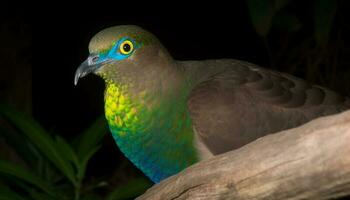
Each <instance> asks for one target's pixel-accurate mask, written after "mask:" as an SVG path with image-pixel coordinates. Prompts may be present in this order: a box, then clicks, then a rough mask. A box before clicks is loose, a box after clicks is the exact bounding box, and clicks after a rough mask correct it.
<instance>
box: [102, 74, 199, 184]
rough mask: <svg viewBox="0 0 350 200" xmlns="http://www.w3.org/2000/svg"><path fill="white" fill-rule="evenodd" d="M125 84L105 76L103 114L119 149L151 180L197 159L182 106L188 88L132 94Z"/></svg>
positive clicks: (159, 179)
mask: <svg viewBox="0 0 350 200" xmlns="http://www.w3.org/2000/svg"><path fill="white" fill-rule="evenodd" d="M128 87H129V86H128V85H118V84H117V83H115V82H113V81H109V80H106V91H105V115H106V118H107V121H108V124H109V127H110V130H111V132H112V135H113V138H114V139H115V141H116V143H117V145H118V146H119V148H120V149H121V151H122V152H123V153H124V154H125V155H126V156H127V157H128V158H129V159H130V160H131V161H132V162H133V163H134V164H135V165H136V166H137V167H138V168H139V169H141V170H142V171H143V172H144V173H145V174H146V175H147V176H148V177H149V178H150V179H151V180H152V181H154V182H159V181H161V180H162V179H164V178H166V177H168V176H171V175H173V174H176V173H178V172H180V171H181V170H183V169H184V168H186V167H188V166H190V165H192V164H193V163H195V162H197V161H198V155H197V152H196V150H195V148H194V145H193V142H194V141H193V137H194V135H193V130H192V122H191V119H190V116H189V113H188V110H187V106H186V96H187V95H186V93H187V92H186V91H187V90H188V89H187V88H182V89H181V90H179V92H178V93H177V94H176V93H175V94H169V95H159V96H155V95H154V94H153V93H152V94H151V93H148V92H147V91H143V92H140V93H139V94H137V95H136V96H135V95H130V94H129V93H128V90H129V88H128Z"/></svg>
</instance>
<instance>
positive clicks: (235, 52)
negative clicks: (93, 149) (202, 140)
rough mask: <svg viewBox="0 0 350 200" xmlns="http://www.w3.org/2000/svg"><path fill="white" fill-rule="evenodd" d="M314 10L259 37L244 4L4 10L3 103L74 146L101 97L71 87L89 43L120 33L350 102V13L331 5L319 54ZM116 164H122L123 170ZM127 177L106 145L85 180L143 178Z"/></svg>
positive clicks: (297, 7)
mask: <svg viewBox="0 0 350 200" xmlns="http://www.w3.org/2000/svg"><path fill="white" fill-rule="evenodd" d="M313 2H314V1H308V2H306V1H293V2H291V3H289V4H288V5H287V6H286V7H285V8H283V9H282V10H281V11H279V12H284V13H287V14H290V15H292V16H294V17H295V18H296V19H297V20H298V27H299V28H297V29H295V30H294V29H293V28H289V29H288V27H287V28H285V29H283V27H282V28H281V27H280V26H281V24H279V26H278V25H276V26H274V25H272V26H271V28H270V31H269V32H268V33H267V34H259V31H257V29H256V27H255V26H254V23H253V22H252V18H251V13H250V12H249V10H248V7H247V4H246V1H232V4H227V5H224V4H221V5H220V4H216V3H215V2H210V3H207V5H201V6H199V5H191V6H190V5H188V4H180V3H178V4H177V5H171V4H168V3H166V2H165V3H164V5H160V7H156V5H152V6H151V5H148V6H147V5H142V4H138V3H136V2H129V3H130V4H129V5H128V4H126V5H122V4H116V5H114V4H109V3H107V2H106V3H98V2H95V3H91V4H87V3H86V5H84V6H76V7H73V6H62V5H51V6H48V7H49V8H44V7H36V8H34V6H28V7H26V6H25V5H22V7H9V8H8V9H5V8H3V12H2V14H1V19H0V22H1V27H0V28H1V32H0V38H1V39H0V42H1V44H0V53H1V54H0V59H1V60H0V97H1V101H5V102H7V103H9V104H12V105H13V106H15V107H17V108H18V109H20V110H22V111H24V112H26V113H28V114H31V115H33V117H34V118H35V119H36V120H38V121H39V122H40V123H41V124H42V125H43V126H44V127H45V128H46V129H47V130H50V131H51V132H53V133H57V134H60V135H62V136H63V137H65V138H67V139H68V140H69V139H70V138H73V137H74V136H75V135H77V134H78V133H80V132H81V131H82V130H83V129H84V128H86V127H88V126H89V124H90V123H92V122H93V121H94V120H95V119H96V118H97V117H98V116H100V115H103V90H104V83H103V81H102V80H100V79H99V78H97V77H96V76H93V75H91V76H88V77H86V78H84V79H81V80H80V81H79V84H78V85H77V86H74V84H73V78H74V73H75V70H76V68H77V67H78V66H79V64H80V63H81V62H82V61H84V60H85V59H86V57H87V56H88V49H87V47H88V43H89V40H90V38H91V37H92V36H93V35H94V34H95V33H97V32H98V31H100V30H102V29H103V28H107V27H110V26H114V25H122V24H135V25H139V26H141V27H143V28H145V29H147V30H149V31H150V32H152V33H154V34H155V35H156V36H157V37H158V38H159V39H160V41H161V42H162V43H163V44H164V46H165V47H166V48H167V49H168V51H169V52H170V53H171V55H173V57H174V58H175V59H178V60H201V59H218V58H234V59H240V60H246V61H249V62H252V63H255V64H258V65H261V66H264V67H267V68H272V69H276V70H279V71H284V72H288V73H292V74H294V75H296V76H299V77H301V78H305V79H307V80H309V81H310V82H314V83H317V84H321V85H323V86H327V87H330V88H332V89H333V90H335V91H337V92H339V93H341V94H343V95H347V96H350V86H349V85H350V81H349V79H350V69H349V68H350V64H349V63H350V60H349V59H350V46H349V36H350V23H349V20H350V18H349V14H348V13H349V12H348V10H349V8H350V7H349V6H348V5H347V4H346V1H337V2H338V6H337V10H336V14H335V15H334V19H333V21H332V25H331V29H330V33H329V37H328V39H327V41H326V42H325V43H324V44H319V43H318V42H317V40H316V39H315V37H314V35H315V28H314V23H315V19H314V16H313V13H314V12H313V10H314V5H313ZM202 6H203V7H202ZM277 24H278V23H277ZM262 25H264V24H262ZM282 25H283V23H282ZM292 29H293V30H292ZM286 43H287V44H286ZM316 61H317V62H316ZM310 62H311V64H310ZM121 163H126V164H125V165H124V167H122V168H123V169H122V170H121V169H120V165H121ZM125 166H126V167H125ZM117 168H118V169H119V171H118V170H117V172H115V171H116V169H117ZM125 168H127V169H125ZM129 168H133V167H132V165H131V164H130V163H128V161H126V160H125V159H124V157H123V156H122V155H121V153H120V152H119V150H118V148H117V147H116V145H115V144H114V141H113V139H112V137H110V135H108V136H106V137H105V139H104V145H103V148H102V149H101V150H100V151H99V152H98V154H97V156H95V157H94V158H93V160H92V162H91V163H90V165H89V169H88V174H89V176H91V177H99V176H109V175H110V174H114V175H115V174H116V173H117V175H115V176H117V177H124V179H127V177H128V176H129V175H125V173H131V174H133V175H132V176H141V174H140V173H139V172H138V171H137V170H135V169H129ZM118 173H124V175H120V174H118ZM125 177H126V178H125ZM117 179H118V178H117ZM120 179H123V178H120Z"/></svg>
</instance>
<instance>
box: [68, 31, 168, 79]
mask: <svg viewBox="0 0 350 200" xmlns="http://www.w3.org/2000/svg"><path fill="white" fill-rule="evenodd" d="M89 53H90V55H89V57H88V58H87V59H86V60H85V61H84V62H83V63H82V64H81V65H80V66H79V68H78V69H77V71H76V73H75V79H74V83H75V84H77V83H78V80H79V79H80V78H81V77H84V76H85V75H87V74H89V73H94V74H97V75H99V76H101V77H103V78H104V79H105V80H108V81H112V82H117V83H118V84H133V85H139V86H140V85H145V84H146V83H145V82H146V80H148V81H147V82H153V85H155V84H154V80H155V79H157V78H156V77H159V76H160V75H162V74H163V75H165V74H169V73H170V72H171V71H173V70H174V68H173V66H172V64H171V63H174V62H173V59H172V58H171V56H170V55H169V54H168V53H167V51H166V49H165V48H164V47H163V46H162V45H161V43H160V42H159V41H158V39H157V38H156V37H155V36H154V35H152V34H151V33H150V32H148V31H146V30H144V29H142V28H140V27H138V26H133V25H122V26H114V27H110V28H107V29H104V30H102V31H100V32H99V33H97V34H96V35H95V36H94V37H93V38H92V39H91V41H90V43H89ZM164 77H166V76H164ZM151 80H153V81H151Z"/></svg>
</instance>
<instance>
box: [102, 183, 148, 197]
mask: <svg viewBox="0 0 350 200" xmlns="http://www.w3.org/2000/svg"><path fill="white" fill-rule="evenodd" d="M151 186H152V183H151V182H150V181H149V180H147V179H145V178H136V179H133V180H131V181H129V182H127V183H126V184H125V185H123V186H120V187H119V188H117V189H116V190H114V191H113V192H111V193H110V194H109V195H108V196H107V198H106V200H123V199H130V198H135V197H137V196H139V195H141V194H143V193H144V192H145V191H146V190H147V189H148V188H150V187H151Z"/></svg>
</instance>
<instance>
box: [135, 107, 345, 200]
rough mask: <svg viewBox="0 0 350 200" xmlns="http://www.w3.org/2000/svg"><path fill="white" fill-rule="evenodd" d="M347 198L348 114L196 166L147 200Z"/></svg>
mask: <svg viewBox="0 0 350 200" xmlns="http://www.w3.org/2000/svg"><path fill="white" fill-rule="evenodd" d="M349 194H350V111H347V112H343V113H340V114H337V115H333V116H327V117H322V118H318V119H316V120H313V121H311V122H309V123H307V124H305V125H303V126H300V127H297V128H294V129H290V130H286V131H282V132H279V133H276V134H270V135H267V136H265V137H262V138H260V139H258V140H256V141H254V142H252V143H250V144H248V145H245V146H243V147H242V148H240V149H237V150H235V151H231V152H227V153H225V154H222V155H218V156H215V157H213V158H211V159H208V160H205V161H202V162H199V163H197V164H195V165H193V166H191V167H189V168H187V169H186V170H184V171H182V172H181V173H179V174H177V175H175V176H172V177H170V178H168V179H166V180H164V181H162V182H161V183H159V184H157V185H155V186H153V187H152V188H151V189H149V190H148V191H147V192H146V193H145V194H143V195H142V196H140V197H139V198H137V199H138V200H145V199H152V200H155V199H160V200H167V199H169V200H170V199H172V200H174V199H237V200H243V199H331V198H337V197H341V196H346V195H349Z"/></svg>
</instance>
